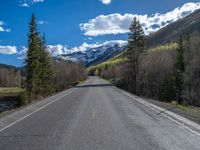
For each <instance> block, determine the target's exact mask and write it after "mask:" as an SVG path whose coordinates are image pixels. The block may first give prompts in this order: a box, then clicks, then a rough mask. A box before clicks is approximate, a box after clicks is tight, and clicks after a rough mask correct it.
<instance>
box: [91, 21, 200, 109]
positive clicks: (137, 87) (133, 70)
mask: <svg viewBox="0 0 200 150" xmlns="http://www.w3.org/2000/svg"><path fill="white" fill-rule="evenodd" d="M128 41H129V44H128V49H127V50H126V51H125V52H124V53H123V54H121V55H119V56H117V57H115V58H113V59H111V60H108V61H107V62H104V63H102V64H99V65H96V66H92V67H90V68H88V73H89V75H93V74H95V75H98V76H101V77H103V78H105V79H108V80H111V81H112V82H113V83H114V84H115V85H117V86H118V87H120V88H122V89H124V90H127V91H129V92H131V93H133V94H136V95H139V96H142V97H146V98H150V99H155V100H158V101H163V102H173V101H176V103H178V104H179V105H186V106H187V105H191V106H198V107H200V65H199V64H200V59H199V58H200V42H199V41H200V33H199V32H198V31H196V32H193V33H191V34H188V35H182V36H180V37H179V39H177V40H175V41H171V42H170V43H166V44H162V45H157V46H154V47H147V46H146V44H145V43H146V37H145V36H144V32H143V30H142V28H141V25H140V23H139V21H137V19H136V18H135V19H134V20H133V22H132V24H131V27H130V34H129V39H128Z"/></svg>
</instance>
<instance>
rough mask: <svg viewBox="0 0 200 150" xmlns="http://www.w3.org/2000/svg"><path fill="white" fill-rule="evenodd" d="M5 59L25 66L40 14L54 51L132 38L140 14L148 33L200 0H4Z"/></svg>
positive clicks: (0, 56)
mask: <svg viewBox="0 0 200 150" xmlns="http://www.w3.org/2000/svg"><path fill="white" fill-rule="evenodd" d="M0 3H1V4H0V63H3V64H9V65H14V66H23V65H24V61H23V58H24V55H25V52H26V50H27V34H28V25H29V22H30V17H31V15H32V13H34V14H35V15H36V18H37V23H38V31H39V32H40V33H41V35H42V34H44V33H45V35H46V39H47V45H48V49H49V51H50V52H51V53H52V55H54V56H56V55H59V54H63V53H70V52H74V51H85V50H87V49H88V48H92V47H96V46H99V45H102V44H105V43H108V42H109V41H111V42H119V43H123V42H125V41H126V40H127V34H128V28H129V26H130V23H131V21H132V19H133V17H137V18H138V19H139V21H140V23H141V24H142V27H143V29H144V30H145V33H146V34H147V35H148V34H150V33H152V32H155V31H157V30H159V29H160V28H163V27H164V26H166V25H168V24H169V23H171V22H174V21H176V20H178V19H180V18H183V17H185V16H187V15H188V14H190V13H192V12H193V11H195V10H197V9H200V0H0Z"/></svg>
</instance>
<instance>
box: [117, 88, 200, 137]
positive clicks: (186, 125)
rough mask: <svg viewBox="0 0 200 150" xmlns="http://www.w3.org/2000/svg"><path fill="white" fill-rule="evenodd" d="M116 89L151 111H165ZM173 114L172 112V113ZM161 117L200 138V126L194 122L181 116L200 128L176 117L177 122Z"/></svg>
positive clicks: (168, 116) (170, 118) (169, 117)
mask: <svg viewBox="0 0 200 150" xmlns="http://www.w3.org/2000/svg"><path fill="white" fill-rule="evenodd" d="M114 89H116V90H118V91H119V90H120V91H121V93H122V94H123V95H126V96H128V97H130V98H131V99H133V100H134V101H136V102H138V103H140V104H143V105H145V106H146V107H148V108H149V109H151V110H153V111H155V112H156V113H158V112H160V110H159V108H160V109H163V108H161V107H158V106H156V105H154V104H152V103H150V102H147V101H145V100H143V99H141V100H138V99H137V98H138V97H134V96H133V95H131V94H130V93H128V92H126V91H123V90H121V89H119V88H116V87H115V88H114ZM169 112H170V111H168V112H166V113H169ZM171 113H172V112H171ZM174 114H175V113H174ZM161 115H162V116H164V117H166V118H168V119H169V120H171V121H172V122H174V123H176V124H178V125H181V127H182V128H184V129H186V130H188V131H190V132H191V133H193V134H195V135H197V136H199V137H200V133H199V132H198V131H199V127H200V126H199V125H198V124H197V123H195V122H193V121H190V120H188V119H185V118H184V117H182V116H180V117H181V118H184V119H185V120H188V121H190V122H192V123H193V124H195V125H196V126H198V127H196V126H192V125H188V124H187V123H184V122H181V121H180V120H179V119H178V118H176V117H174V118H176V119H177V120H175V119H174V118H173V117H172V116H170V115H166V114H161ZM177 116H178V115H177ZM190 126H191V127H194V128H196V129H197V130H198V131H195V130H194V129H192V128H191V127H190Z"/></svg>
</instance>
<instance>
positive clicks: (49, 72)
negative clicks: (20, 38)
mask: <svg viewBox="0 0 200 150" xmlns="http://www.w3.org/2000/svg"><path fill="white" fill-rule="evenodd" d="M25 63H26V75H27V76H26V87H27V92H28V95H29V98H30V100H31V99H37V98H38V97H40V96H43V97H44V96H48V95H50V94H52V93H53V92H54V81H55V80H54V78H55V77H54V71H53V67H52V63H51V55H50V54H49V52H48V51H47V47H46V41H45V37H43V38H40V36H39V33H38V31H37V23H36V18H35V16H34V14H33V15H32V17H31V22H30V25H29V34H28V50H27V54H26V59H25Z"/></svg>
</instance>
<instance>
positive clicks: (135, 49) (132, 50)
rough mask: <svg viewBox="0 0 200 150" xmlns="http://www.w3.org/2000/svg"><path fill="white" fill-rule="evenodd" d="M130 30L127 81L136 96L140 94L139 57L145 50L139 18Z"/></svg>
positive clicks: (133, 22)
mask: <svg viewBox="0 0 200 150" xmlns="http://www.w3.org/2000/svg"><path fill="white" fill-rule="evenodd" d="M129 30H130V33H129V38H128V50H127V58H128V72H127V80H128V87H129V91H130V92H132V93H134V94H138V91H137V90H138V87H137V77H138V66H139V57H140V54H141V53H142V52H143V50H144V48H145V34H144V30H143V29H142V27H141V25H140V22H139V21H138V20H137V18H134V19H133V21H132V23H131V26H130V28H129Z"/></svg>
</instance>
